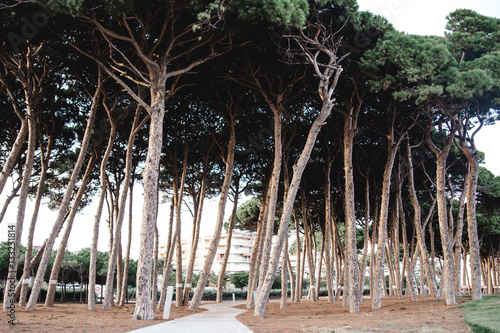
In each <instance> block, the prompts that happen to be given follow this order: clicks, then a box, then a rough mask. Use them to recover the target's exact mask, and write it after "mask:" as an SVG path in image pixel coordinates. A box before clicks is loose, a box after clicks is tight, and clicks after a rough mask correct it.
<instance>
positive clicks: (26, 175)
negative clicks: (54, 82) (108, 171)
mask: <svg viewBox="0 0 500 333" xmlns="http://www.w3.org/2000/svg"><path fill="white" fill-rule="evenodd" d="M23 88H24V93H25V98H26V110H27V111H26V118H28V127H29V131H28V149H27V151H26V161H25V163H24V167H23V177H22V181H21V182H22V185H21V189H20V192H19V203H18V208H17V216H16V230H15V244H14V257H10V262H9V267H16V268H17V263H18V259H19V247H20V245H21V236H22V232H23V224H24V215H25V212H26V202H27V200H28V190H29V185H30V181H31V173H32V170H33V164H34V161H35V150H36V124H35V121H36V118H35V117H36V115H35V110H34V109H33V107H34V100H33V96H32V91H31V90H32V88H31V89H30V86H26V85H25V86H24V87H23ZM2 175H3V172H2ZM0 185H1V186H3V185H2V184H0ZM16 271H17V269H16ZM12 274H13V275H14V279H15V278H16V273H10V272H9V277H10V276H11V275H12ZM6 285H7V284H6ZM9 289H10V288H7V287H5V290H4V296H3V311H4V312H6V311H7V310H8V309H7V306H8V305H10V304H11V303H13V302H14V301H15V300H14V299H13V298H12V297H11V293H10V292H9Z"/></svg>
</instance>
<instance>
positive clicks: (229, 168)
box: [189, 115, 236, 309]
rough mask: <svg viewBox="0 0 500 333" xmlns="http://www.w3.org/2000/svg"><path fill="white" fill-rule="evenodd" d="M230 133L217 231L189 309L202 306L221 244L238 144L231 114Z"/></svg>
mask: <svg viewBox="0 0 500 333" xmlns="http://www.w3.org/2000/svg"><path fill="white" fill-rule="evenodd" d="M230 133H231V134H230V138H229V143H228V152H227V157H226V160H225V164H226V172H225V175H224V183H223V184H222V189H221V194H220V201H219V210H218V212H217V220H216V225H215V231H214V235H213V237H212V240H211V242H210V248H209V249H208V253H207V256H206V259H205V263H204V264H203V269H202V272H201V274H200V279H199V280H198V284H197V285H196V291H195V293H194V295H193V299H192V300H191V303H190V304H189V309H197V308H199V307H200V303H201V298H202V296H203V292H204V291H205V286H206V284H207V281H208V277H209V275H210V269H211V267H212V263H213V261H214V258H215V255H216V253H217V247H218V245H219V241H220V236H221V232H222V227H223V225H224V210H225V207H226V202H227V196H228V194H229V189H230V187H231V179H232V174H233V165H234V151H235V146H236V132H235V128H234V116H233V115H231V121H230Z"/></svg>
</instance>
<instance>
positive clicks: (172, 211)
mask: <svg viewBox="0 0 500 333" xmlns="http://www.w3.org/2000/svg"><path fill="white" fill-rule="evenodd" d="M176 178H177V177H175V176H174V192H175V194H174V196H172V200H171V203H170V218H169V221H168V236H167V242H166V243H167V246H166V250H165V261H164V262H163V272H162V276H163V278H162V281H161V291H160V300H159V301H158V306H157V308H158V309H162V308H163V307H164V306H165V299H166V294H167V284H168V279H169V275H170V264H171V262H172V255H171V253H172V251H173V244H174V243H173V241H172V233H173V232H174V231H173V229H174V214H175V201H176V199H175V198H176V196H177V190H176V188H177V185H175V184H176V183H177V181H176V180H175V179H176Z"/></svg>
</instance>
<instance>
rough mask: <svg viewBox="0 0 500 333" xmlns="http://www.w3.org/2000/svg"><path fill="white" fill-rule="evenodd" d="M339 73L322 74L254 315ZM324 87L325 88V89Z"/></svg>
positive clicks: (261, 307) (263, 300) (260, 309)
mask: <svg viewBox="0 0 500 333" xmlns="http://www.w3.org/2000/svg"><path fill="white" fill-rule="evenodd" d="M340 73H341V69H336V70H335V69H332V73H331V75H333V74H335V78H334V80H333V82H332V83H331V85H330V84H329V79H330V77H331V76H330V77H328V78H327V79H326V80H325V77H324V76H323V78H324V79H323V80H322V81H321V83H320V87H321V89H320V92H323V95H322V96H321V97H322V100H323V106H322V107H321V112H320V113H319V115H318V116H317V117H316V119H315V120H314V122H313V124H312V126H311V129H310V130H309V134H308V137H307V140H306V142H305V145H304V148H303V150H302V152H301V154H300V157H299V159H298V161H297V163H296V164H295V165H294V166H293V176H292V180H291V182H290V187H289V190H288V193H287V196H286V198H285V201H284V204H283V213H282V215H281V219H280V226H279V230H278V235H277V237H276V243H275V246H274V248H273V251H272V255H271V258H270V259H271V261H270V263H269V267H268V271H267V273H266V277H265V280H264V283H263V285H262V288H260V290H259V294H258V296H257V304H256V305H255V311H254V315H255V316H259V317H262V316H264V311H265V308H266V304H267V300H268V298H269V292H270V291H271V286H272V284H273V281H274V278H275V277H276V272H277V268H278V263H279V259H280V258H279V257H280V255H281V251H282V250H283V244H284V238H285V237H286V234H287V232H288V223H289V221H290V216H291V214H292V209H293V204H294V202H295V197H296V196H297V191H298V189H299V184H300V180H301V178H302V174H303V172H304V169H305V167H306V164H307V162H308V161H309V158H310V156H311V152H312V149H313V147H314V143H315V141H316V138H317V136H318V133H319V131H320V130H321V126H322V125H323V124H324V123H325V121H326V118H327V117H328V116H329V115H330V112H331V110H332V106H333V101H332V100H331V97H332V96H331V95H332V94H333V90H334V89H335V86H336V84H337V82H338V77H339V75H340ZM325 89H326V90H325Z"/></svg>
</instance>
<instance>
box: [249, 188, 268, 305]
mask: <svg viewBox="0 0 500 333" xmlns="http://www.w3.org/2000/svg"><path fill="white" fill-rule="evenodd" d="M266 203H267V187H266V189H265V190H264V195H263V196H262V202H261V204H260V210H259V218H258V220H257V235H256V236H255V241H254V244H253V249H252V259H251V261H250V270H249V272H248V291H247V304H246V307H247V309H253V307H254V305H255V304H254V297H253V292H254V291H255V290H256V287H257V282H258V280H257V279H258V277H257V273H258V269H257V268H258V267H259V266H260V257H261V256H260V254H261V250H260V249H261V247H262V245H261V244H262V240H263V238H264V232H263V230H264V220H263V219H264V216H265V210H266Z"/></svg>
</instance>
